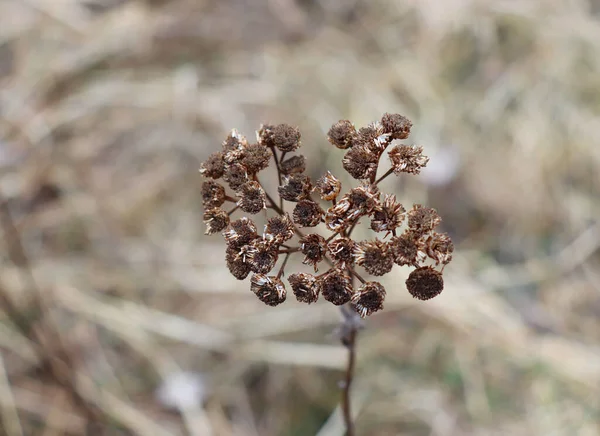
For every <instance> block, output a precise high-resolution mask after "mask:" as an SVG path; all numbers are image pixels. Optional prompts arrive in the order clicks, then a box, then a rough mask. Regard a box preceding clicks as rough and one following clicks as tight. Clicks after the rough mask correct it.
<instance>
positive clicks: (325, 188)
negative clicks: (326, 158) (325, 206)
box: [315, 171, 342, 201]
mask: <svg viewBox="0 0 600 436" xmlns="http://www.w3.org/2000/svg"><path fill="white" fill-rule="evenodd" d="M315 189H316V190H318V191H319V195H320V196H321V199H322V200H325V201H332V200H334V199H335V198H337V196H338V195H339V193H340V191H341V189H342V184H341V183H340V181H339V180H338V179H336V178H335V177H334V176H333V174H331V172H329V171H327V174H325V175H324V176H321V178H320V179H319V180H317V184H316V186H315Z"/></svg>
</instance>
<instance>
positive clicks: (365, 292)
mask: <svg viewBox="0 0 600 436" xmlns="http://www.w3.org/2000/svg"><path fill="white" fill-rule="evenodd" d="M411 126H412V123H411V122H410V121H409V120H408V119H407V118H405V117H403V116H402V115H398V114H387V113H386V114H384V115H383V117H382V118H381V120H380V121H378V122H374V123H371V124H369V125H368V126H367V127H363V128H360V129H358V130H357V129H356V128H355V126H354V125H353V124H352V123H351V122H350V121H347V120H341V121H338V122H337V123H335V124H334V125H333V126H332V127H331V129H330V130H329V132H328V137H327V139H328V141H329V143H330V144H331V145H333V146H335V147H337V148H338V149H342V150H346V152H345V155H344V157H343V159H342V164H343V167H344V169H345V170H346V171H347V172H348V173H349V174H350V175H351V176H352V177H353V178H355V179H357V180H359V184H358V186H357V187H354V188H352V189H350V190H348V191H347V192H346V193H344V194H342V185H341V183H340V181H339V180H338V179H337V178H336V177H334V175H333V174H331V173H330V172H327V173H326V174H324V175H323V176H322V177H321V178H319V179H318V180H317V181H316V182H313V181H312V180H311V179H310V177H308V176H307V175H306V174H305V170H306V159H305V157H304V156H303V155H301V154H296V155H290V153H292V152H295V151H297V150H298V149H299V148H300V145H301V141H300V139H301V136H300V132H299V130H298V129H297V128H295V127H292V126H289V125H287V124H279V125H270V124H265V125H262V126H261V127H260V129H259V130H258V131H257V132H256V142H254V143H250V142H249V141H248V140H247V139H246V138H245V137H244V136H243V135H241V134H239V133H238V132H237V131H236V130H235V129H234V130H232V131H231V133H230V134H229V135H228V136H227V138H226V139H225V141H224V142H223V145H222V150H221V151H217V152H215V153H213V154H211V155H210V157H209V158H208V159H207V160H206V161H205V162H204V163H203V164H202V166H201V168H200V173H201V174H202V175H203V176H204V177H206V178H207V179H209V180H207V181H205V182H204V183H203V185H202V200H203V204H204V208H205V212H204V222H205V224H206V226H207V229H206V233H207V234H213V233H217V232H222V234H223V236H224V238H225V241H226V242H227V249H226V254H225V259H226V262H227V266H228V268H229V271H231V274H233V276H234V277H235V278H237V279H239V280H244V279H245V278H246V277H248V275H249V274H250V273H252V277H251V280H250V281H251V285H250V289H251V290H252V292H254V294H256V296H257V297H258V298H259V299H260V300H261V301H263V302H264V303H266V304H268V305H270V306H276V305H278V304H280V303H282V302H283V301H285V299H286V294H287V291H286V286H285V284H284V282H283V281H282V277H283V274H284V268H285V265H286V264H287V261H288V259H289V257H290V255H292V254H294V253H301V254H302V255H304V259H303V263H304V264H306V265H310V266H312V267H313V270H314V274H309V273H304V272H298V273H294V274H290V275H289V276H288V277H287V281H288V283H289V285H290V287H291V289H292V291H293V293H294V295H295V296H296V298H297V299H298V301H301V302H305V303H313V302H315V301H317V299H318V298H319V295H322V296H323V298H324V299H325V300H327V301H329V302H331V303H333V304H335V305H342V304H345V303H350V304H351V305H352V307H353V308H354V309H355V310H356V311H357V312H358V313H359V314H360V315H361V316H362V317H365V316H367V315H370V314H371V313H373V312H376V311H379V310H381V309H382V308H383V302H384V299H385V295H386V291H385V289H384V287H383V286H382V285H381V284H380V283H378V282H376V281H367V280H365V279H364V278H363V277H362V275H361V273H359V270H358V271H357V267H361V268H362V269H363V270H364V271H365V272H366V273H368V274H369V275H371V276H382V275H384V274H386V273H388V272H390V271H391V270H392V267H393V266H394V264H396V265H400V266H403V265H406V266H409V267H413V268H414V270H413V271H412V272H411V273H410V275H409V277H408V279H407V280H406V287H407V289H408V291H409V292H410V294H411V295H413V296H414V297H416V298H418V299H420V300H428V299H430V298H433V297H435V296H436V295H438V294H439V293H440V292H442V289H443V287H444V282H443V279H442V273H441V271H442V270H443V268H444V266H445V265H446V264H448V263H449V262H450V261H451V260H452V252H453V250H454V246H453V244H452V241H451V240H450V238H449V237H448V235H447V234H445V233H438V232H436V228H437V227H438V225H439V224H440V222H441V219H440V217H439V215H438V214H437V212H436V211H435V210H434V209H431V208H428V207H423V206H421V205H419V204H416V205H414V206H413V207H412V208H411V209H410V210H409V211H406V209H405V208H404V206H403V205H402V204H400V203H399V202H398V201H397V200H396V197H395V195H392V194H383V193H382V192H381V191H380V190H379V184H380V182H381V181H382V180H383V179H385V178H386V177H387V176H389V175H391V174H396V175H400V174H403V173H406V174H419V172H420V171H421V169H422V168H423V167H425V165H426V164H427V162H428V160H429V159H428V158H427V157H426V156H424V155H423V148H422V147H420V146H415V145H403V144H397V145H393V143H394V141H397V140H403V139H406V138H407V137H408V135H409V133H410V128H411ZM392 145H393V146H392ZM388 147H390V149H389V151H387V155H388V157H389V160H390V162H391V169H390V170H388V171H387V172H385V173H384V174H383V175H381V176H380V177H379V178H377V171H378V169H379V164H380V161H381V157H382V156H383V154H384V152H385V151H386V149H388ZM271 163H274V165H275V167H276V170H277V175H278V179H279V186H278V189H277V193H278V197H275V198H273V197H272V196H271V195H270V194H269V193H268V192H266V191H265V189H264V187H263V185H261V183H260V181H259V178H258V175H259V173H260V172H261V171H263V170H265V169H266V168H267V167H268V166H269V165H270V164H271ZM221 180H222V181H223V182H222V183H219V181H221ZM226 186H228V187H229V189H230V191H231V194H228V193H227V190H226ZM284 201H285V202H289V203H292V205H293V209H292V207H289V209H292V212H291V216H290V214H289V213H287V212H286V211H285V209H286V208H285V207H284ZM227 203H231V209H230V210H225V209H224V208H223V207H224V205H226V204H227ZM237 210H241V211H243V212H245V213H247V214H264V215H265V216H266V225H265V227H264V231H263V232H262V236H261V235H260V234H259V232H258V229H257V226H256V225H255V223H254V222H253V221H252V219H250V218H248V217H242V218H239V219H235V220H233V219H232V215H233V214H234V212H236V211H237ZM269 213H271V214H272V215H273V216H270V217H269ZM359 220H364V221H366V220H369V222H368V223H369V224H370V229H371V230H373V232H375V235H376V236H380V237H379V238H373V239H372V240H365V241H355V240H354V239H352V237H351V236H352V231H353V230H354V228H355V226H356V224H357V223H358V222H359ZM321 224H322V226H320V225H321ZM317 226H320V227H321V230H322V228H324V229H326V230H327V231H328V232H329V234H328V235H327V234H326V236H323V235H322V233H325V232H323V231H321V232H317V231H316V230H317V229H315V228H316V227H317ZM402 227H404V228H403V229H402ZM307 229H308V230H307ZM280 257H282V258H283V260H282V262H281V266H280V268H279V271H278V273H277V274H275V275H273V274H271V275H270V273H271V271H273V269H274V268H275V266H276V265H277V263H278V261H279V258H280ZM323 265H325V269H326V271H325V272H323V273H321V274H319V275H317V272H318V271H319V267H322V266H323ZM353 277H354V278H356V279H357V280H358V281H359V282H360V285H359V286H358V287H357V288H354V286H353Z"/></svg>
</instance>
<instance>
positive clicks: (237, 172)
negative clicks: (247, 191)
mask: <svg viewBox="0 0 600 436" xmlns="http://www.w3.org/2000/svg"><path fill="white" fill-rule="evenodd" d="M223 180H225V181H226V182H227V184H228V185H229V187H230V188H231V189H232V190H233V191H236V192H237V191H239V189H240V188H241V187H242V186H243V185H244V184H245V183H247V182H248V172H247V171H246V167H245V166H243V165H242V164H239V163H236V164H233V165H229V166H228V167H227V169H226V170H225V173H224V174H223Z"/></svg>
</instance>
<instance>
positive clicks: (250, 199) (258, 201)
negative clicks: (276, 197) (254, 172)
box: [237, 182, 267, 214]
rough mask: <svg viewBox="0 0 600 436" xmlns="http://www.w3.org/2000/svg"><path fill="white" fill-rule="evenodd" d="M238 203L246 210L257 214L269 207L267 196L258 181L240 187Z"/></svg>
mask: <svg viewBox="0 0 600 436" xmlns="http://www.w3.org/2000/svg"><path fill="white" fill-rule="evenodd" d="M237 204H238V206H239V207H240V209H242V210H243V211H244V212H247V213H251V214H256V213H259V212H260V211H261V210H263V209H264V208H265V207H267V196H266V194H265V191H263V188H262V187H261V186H260V184H259V183H258V182H248V183H245V184H243V185H242V187H241V188H240V199H239V201H238V202H237Z"/></svg>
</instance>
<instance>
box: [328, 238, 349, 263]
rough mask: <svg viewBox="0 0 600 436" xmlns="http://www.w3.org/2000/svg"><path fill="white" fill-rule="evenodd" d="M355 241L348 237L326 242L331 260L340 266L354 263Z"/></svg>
mask: <svg viewBox="0 0 600 436" xmlns="http://www.w3.org/2000/svg"><path fill="white" fill-rule="evenodd" d="M355 248H356V242H354V241H353V240H352V239H350V238H337V239H334V240H333V241H331V242H329V244H327V249H328V250H329V253H330V255H331V260H332V261H333V262H334V263H335V264H336V265H337V266H338V267H340V268H345V267H346V266H349V265H352V264H354V249H355Z"/></svg>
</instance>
